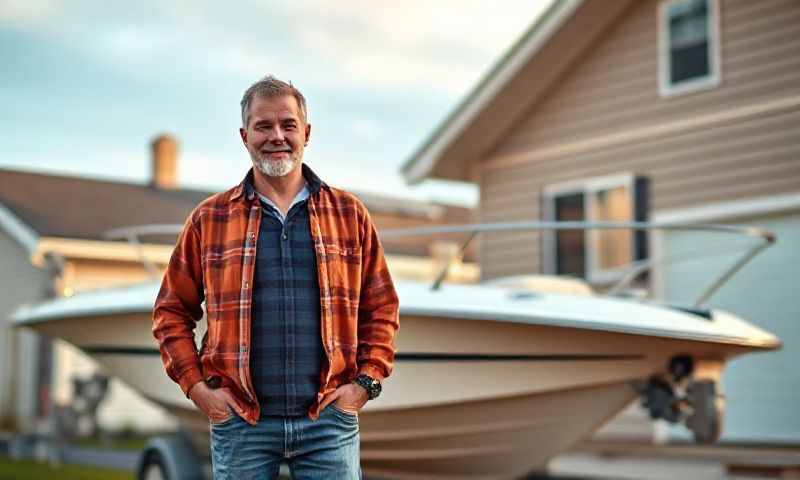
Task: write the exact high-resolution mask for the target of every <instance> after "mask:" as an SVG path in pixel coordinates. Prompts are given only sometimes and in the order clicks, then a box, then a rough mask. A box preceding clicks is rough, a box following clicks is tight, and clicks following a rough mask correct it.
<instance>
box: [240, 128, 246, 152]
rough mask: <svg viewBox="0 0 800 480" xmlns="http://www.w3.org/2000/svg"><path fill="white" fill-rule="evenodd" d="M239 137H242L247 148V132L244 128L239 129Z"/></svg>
mask: <svg viewBox="0 0 800 480" xmlns="http://www.w3.org/2000/svg"><path fill="white" fill-rule="evenodd" d="M239 136H240V137H242V143H244V146H245V147H246V146H247V130H245V129H244V128H240V129H239Z"/></svg>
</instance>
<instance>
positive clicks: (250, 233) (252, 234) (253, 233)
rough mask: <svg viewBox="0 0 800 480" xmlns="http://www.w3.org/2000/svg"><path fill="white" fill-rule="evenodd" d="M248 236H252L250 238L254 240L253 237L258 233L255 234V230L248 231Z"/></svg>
mask: <svg viewBox="0 0 800 480" xmlns="http://www.w3.org/2000/svg"><path fill="white" fill-rule="evenodd" d="M247 236H248V237H250V240H252V239H254V238H256V234H255V232H248V233H247Z"/></svg>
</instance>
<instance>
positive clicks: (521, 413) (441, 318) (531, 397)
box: [15, 226, 780, 479]
mask: <svg viewBox="0 0 800 480" xmlns="http://www.w3.org/2000/svg"><path fill="white" fill-rule="evenodd" d="M461 228H462V229H465V230H464V231H476V230H475V228H476V227H474V226H472V227H461ZM469 228H471V230H470V229H469ZM520 228H522V226H520ZM573 228H574V227H573ZM692 228H696V227H692ZM441 230H442V228H441V227H439V228H437V231H441ZM417 233H420V232H417ZM422 233H424V232H422ZM764 238H767V237H764ZM748 255H749V256H748V257H747V258H748V259H749V258H751V257H752V255H754V253H752V252H750V253H749V254H748ZM740 263H741V264H743V263H744V262H740ZM740 267H741V265H740V264H737V266H736V268H735V269H733V270H731V271H729V272H726V275H730V274H732V273H733V272H735V270H736V269H738V268H740ZM523 280H528V283H530V281H534V283H536V284H537V285H538V286H534V287H530V286H524V285H523V284H524V283H525V282H521V281H519V279H517V280H516V281H506V282H494V284H479V285H449V284H443V285H438V284H437V285H436V287H435V288H431V286H430V285H428V284H422V283H419V282H408V281H403V280H401V279H398V280H396V288H397V291H398V295H399V298H400V316H401V320H400V324H401V329H400V332H399V334H398V337H397V351H398V353H397V356H396V368H395V372H394V373H393V375H392V376H391V377H390V378H389V379H388V380H387V382H386V384H385V386H384V393H383V394H382V395H381V397H380V398H378V399H377V400H375V401H372V402H369V403H368V404H367V406H366V408H365V409H364V411H363V412H362V413H361V414H360V427H361V454H362V466H363V468H364V472H365V474H366V475H370V476H376V477H386V478H420V479H421V478H426V479H430V478H515V477H519V476H522V475H525V474H528V473H530V472H532V471H537V470H543V469H544V468H545V466H546V462H547V461H548V460H549V459H550V458H552V457H553V456H555V455H556V454H558V453H561V452H563V451H565V450H567V449H568V448H570V447H571V446H573V445H575V444H576V443H577V442H579V441H580V440H582V439H585V438H586V437H588V436H589V435H590V434H591V433H592V432H594V431H595V430H597V429H598V428H600V427H601V426H602V425H603V424H604V423H605V422H606V421H608V420H609V419H611V418H612V417H614V416H615V415H616V414H617V413H619V412H620V411H621V410H622V409H624V408H625V407H626V406H627V405H629V404H630V403H631V401H633V400H634V399H636V398H637V397H639V396H641V397H643V399H644V400H645V402H647V404H648V405H649V408H650V410H651V412H652V413H653V414H654V415H656V416H661V417H664V418H667V419H669V420H671V421H685V422H687V424H688V426H689V427H690V428H691V429H692V430H693V431H694V432H695V435H696V437H697V438H698V439H699V440H701V441H705V442H708V441H714V440H715V439H716V438H717V437H718V435H719V432H720V428H721V423H720V422H721V418H720V417H721V415H722V411H723V409H722V397H721V396H720V392H719V384H718V380H719V378H720V375H721V372H722V369H723V368H724V366H725V363H726V362H727V361H728V360H730V359H731V358H733V357H735V356H737V355H740V354H743V353H748V352H755V351H766V350H772V349H776V348H779V347H780V341H779V339H778V338H776V337H775V336H774V335H772V334H770V333H768V332H766V331H764V330H761V329H759V328H757V327H755V326H753V325H751V324H750V323H748V322H746V321H745V320H743V319H741V318H738V317H736V316H735V315H733V314H731V313H728V312H724V311H721V310H716V309H703V308H676V307H670V306H665V305H658V304H655V303H650V302H647V301H643V300H636V299H630V298H617V297H609V296H597V295H593V294H591V292H590V291H589V290H588V289H586V288H582V286H581V283H580V282H576V281H570V280H559V279H545V280H544V283H547V284H549V285H550V286H548V287H542V286H541V284H542V279H541V278H534V277H532V278H527V279H523ZM158 287H159V283H158V282H151V283H146V284H140V285H134V286H130V287H125V288H115V289H108V290H99V291H95V292H87V293H82V294H79V295H76V296H74V297H70V298H61V299H56V300H52V301H49V302H46V303H43V304H39V305H35V306H31V307H26V308H24V309H21V310H19V311H18V312H17V313H16V315H15V321H16V322H17V323H18V324H20V325H24V326H27V327H30V328H33V329H35V330H36V331H38V332H41V333H43V334H46V335H50V336H53V337H57V338H61V339H63V340H66V341H67V342H69V343H72V344H73V345H75V346H77V347H78V348H80V349H81V350H83V351H85V352H87V353H88V354H90V355H91V356H92V357H93V358H94V359H96V360H97V361H98V362H99V363H100V364H101V365H103V366H104V367H105V369H106V370H107V372H108V373H109V374H111V375H113V376H116V377H118V378H119V379H121V380H122V381H123V382H125V383H127V384H128V385H130V386H132V387H133V388H134V389H136V390H137V391H138V392H140V393H141V394H142V395H143V396H145V397H146V398H148V399H150V400H152V401H154V402H156V403H158V404H159V405H161V406H163V407H164V408H166V409H167V410H169V411H170V412H172V413H174V414H175V415H176V416H177V417H178V418H179V419H180V420H181V421H182V424H183V425H184V426H185V427H186V428H187V429H188V430H190V431H195V432H205V433H207V430H208V424H207V421H206V419H205V418H204V417H203V416H202V415H201V414H200V412H199V411H198V410H196V409H195V407H194V406H193V404H192V403H191V402H190V401H188V400H187V399H186V398H185V397H184V396H183V394H182V393H181V391H180V389H179V388H178V387H177V385H175V384H174V383H172V381H170V380H169V379H168V378H167V376H166V374H165V373H164V369H163V365H162V363H161V359H160V357H159V355H158V350H157V348H156V345H155V341H154V339H153V337H152V335H151V333H150V327H151V314H152V307H153V303H154V300H155V297H156V293H157V291H158ZM563 292H569V293H563ZM706 293H707V294H710V293H713V289H712V291H710V292H706ZM706 297H707V295H706ZM204 323H205V322H201V324H200V325H201V326H203V325H204ZM197 333H198V334H197V336H196V338H198V339H199V338H201V337H202V331H200V332H197ZM680 392H684V393H680Z"/></svg>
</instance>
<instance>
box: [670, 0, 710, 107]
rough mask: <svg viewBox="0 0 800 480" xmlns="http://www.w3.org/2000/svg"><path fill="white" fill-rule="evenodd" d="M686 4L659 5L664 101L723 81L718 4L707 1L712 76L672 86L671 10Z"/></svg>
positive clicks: (672, 0) (673, 0)
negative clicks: (670, 59) (670, 54)
mask: <svg viewBox="0 0 800 480" xmlns="http://www.w3.org/2000/svg"><path fill="white" fill-rule="evenodd" d="M682 1H685V0H664V1H662V2H661V3H660V4H659V5H658V90H659V93H660V94H661V96H662V97H671V96H674V95H681V94H685V93H690V92H695V91H698V90H705V89H709V88H714V87H716V86H717V85H719V84H720V83H721V80H722V61H721V56H720V43H721V38H720V37H721V35H720V27H719V24H720V13H719V0H706V1H707V2H708V13H709V23H710V25H709V26H708V32H709V47H710V49H711V54H710V55H709V56H708V58H709V61H710V62H711V64H710V65H709V67H710V73H709V75H708V76H706V77H703V78H697V79H694V80H688V81H683V82H681V83H678V84H676V85H673V84H672V83H671V82H670V77H671V67H670V61H669V57H670V56H669V18H668V16H667V12H668V11H669V10H668V9H669V6H670V5H672V4H675V3H678V2H682Z"/></svg>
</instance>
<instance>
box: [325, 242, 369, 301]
mask: <svg viewBox="0 0 800 480" xmlns="http://www.w3.org/2000/svg"><path fill="white" fill-rule="evenodd" d="M325 256H326V257H327V259H328V262H327V266H328V277H329V279H330V283H331V288H346V289H355V290H358V287H359V286H360V285H361V249H360V248H356V247H346V246H343V245H341V244H338V243H326V244H325ZM349 297H350V295H348V298H349Z"/></svg>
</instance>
